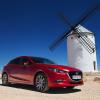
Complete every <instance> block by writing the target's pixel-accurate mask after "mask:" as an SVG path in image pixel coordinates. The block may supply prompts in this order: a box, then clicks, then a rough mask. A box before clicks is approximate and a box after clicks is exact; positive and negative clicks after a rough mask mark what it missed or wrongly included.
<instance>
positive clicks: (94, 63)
mask: <svg viewBox="0 0 100 100" xmlns="http://www.w3.org/2000/svg"><path fill="white" fill-rule="evenodd" d="M93 67H94V70H96V61H93Z"/></svg>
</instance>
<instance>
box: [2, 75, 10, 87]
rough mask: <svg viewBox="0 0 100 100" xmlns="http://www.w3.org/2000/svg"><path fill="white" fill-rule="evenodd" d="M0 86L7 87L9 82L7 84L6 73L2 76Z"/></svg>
mask: <svg viewBox="0 0 100 100" xmlns="http://www.w3.org/2000/svg"><path fill="white" fill-rule="evenodd" d="M2 85H5V86H6V85H9V82H8V75H7V74H6V73H4V74H3V75H2Z"/></svg>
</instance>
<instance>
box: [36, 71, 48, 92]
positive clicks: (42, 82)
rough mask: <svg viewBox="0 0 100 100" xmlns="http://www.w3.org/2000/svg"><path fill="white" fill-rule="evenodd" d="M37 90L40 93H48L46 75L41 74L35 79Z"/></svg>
mask: <svg viewBox="0 0 100 100" xmlns="http://www.w3.org/2000/svg"><path fill="white" fill-rule="evenodd" d="M35 89H36V90H37V91H39V92H46V91H48V89H49V87H48V80H47V77H46V75H45V74H44V73H39V74H37V75H36V78H35Z"/></svg>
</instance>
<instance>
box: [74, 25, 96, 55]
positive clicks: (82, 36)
mask: <svg viewBox="0 0 100 100" xmlns="http://www.w3.org/2000/svg"><path fill="white" fill-rule="evenodd" d="M81 27H82V26H81ZM76 32H77V35H76V38H77V40H78V41H79V42H80V43H81V44H82V45H83V46H84V48H85V49H86V50H87V51H88V52H89V53H94V52H95V44H94V43H93V42H92V41H91V40H90V39H89V38H88V35H90V34H91V35H93V34H92V33H90V32H81V30H80V29H79V28H78V29H76Z"/></svg>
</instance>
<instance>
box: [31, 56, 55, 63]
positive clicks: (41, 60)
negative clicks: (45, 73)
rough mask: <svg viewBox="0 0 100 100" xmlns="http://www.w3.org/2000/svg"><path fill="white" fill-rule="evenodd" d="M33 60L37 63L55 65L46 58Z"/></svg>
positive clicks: (33, 58)
mask: <svg viewBox="0 0 100 100" xmlns="http://www.w3.org/2000/svg"><path fill="white" fill-rule="evenodd" d="M31 58H32V60H33V61H34V62H35V63H42V64H55V63H54V62H53V61H51V60H49V59H46V58H40V57H31Z"/></svg>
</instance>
